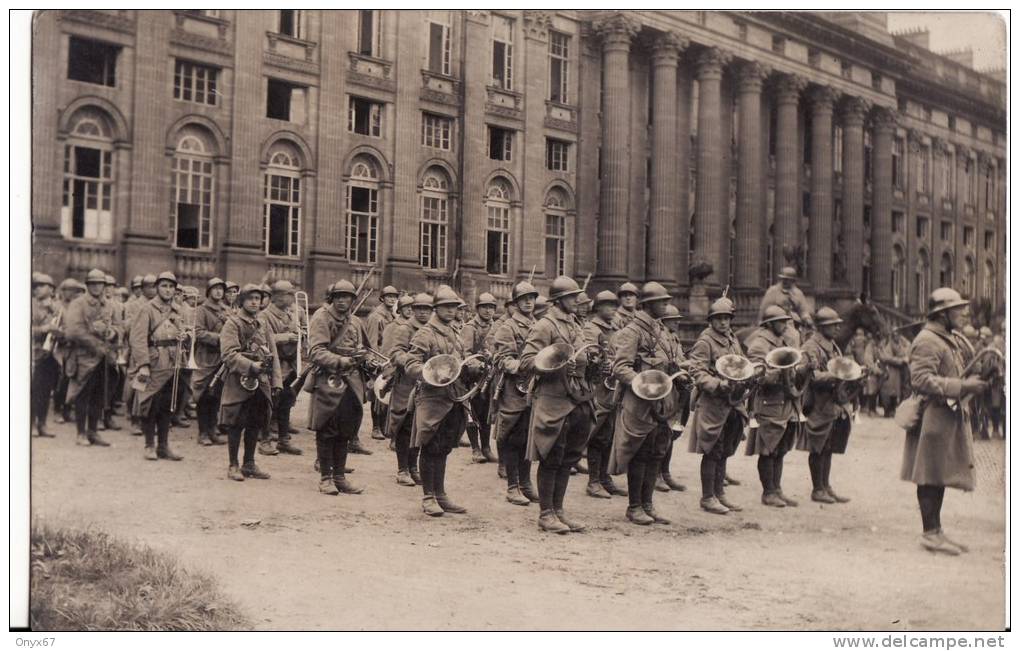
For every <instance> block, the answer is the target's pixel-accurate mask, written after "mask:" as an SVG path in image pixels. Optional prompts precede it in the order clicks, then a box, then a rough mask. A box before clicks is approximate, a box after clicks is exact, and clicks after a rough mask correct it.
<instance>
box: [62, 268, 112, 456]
mask: <svg viewBox="0 0 1020 651" xmlns="http://www.w3.org/2000/svg"><path fill="white" fill-rule="evenodd" d="M85 287H86V289H87V290H88V291H87V292H86V293H85V294H84V295H83V296H79V297H78V298H76V299H75V300H74V301H73V302H72V303H71V305H70V306H69V307H68V308H67V317H66V322H67V330H66V334H67V340H68V342H70V343H71V344H73V345H74V352H73V353H72V354H71V356H70V357H68V359H67V364H68V366H67V369H66V372H67V375H68V377H69V378H70V381H69V382H68V386H67V399H68V400H73V401H74V415H75V420H76V425H77V429H78V441H77V443H78V445H98V446H104V447H105V446H109V445H110V444H109V443H107V442H106V441H104V440H103V439H102V438H101V437H100V436H99V435H98V434H97V433H96V428H97V426H98V424H99V418H100V416H101V415H102V412H103V406H104V405H105V404H106V401H107V397H106V396H107V392H108V391H109V390H110V385H109V383H110V376H111V373H110V367H111V366H113V365H114V363H115V361H116V356H115V353H114V349H113V340H114V338H115V337H116V331H115V330H114V329H113V311H112V310H111V309H110V307H109V306H108V305H107V304H106V298H105V297H104V295H103V293H104V291H105V289H106V274H105V273H103V272H102V271H100V270H99V269H93V270H91V271H89V272H88V274H87V275H86V276H85Z"/></svg>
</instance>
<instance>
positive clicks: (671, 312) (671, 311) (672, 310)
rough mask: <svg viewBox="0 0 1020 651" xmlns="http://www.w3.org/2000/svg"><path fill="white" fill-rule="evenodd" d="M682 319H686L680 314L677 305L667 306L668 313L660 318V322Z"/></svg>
mask: <svg viewBox="0 0 1020 651" xmlns="http://www.w3.org/2000/svg"><path fill="white" fill-rule="evenodd" d="M682 318H684V315H683V314H680V309H679V308H678V307H677V306H676V305H667V306H666V313H665V314H664V315H662V316H661V317H659V321H672V320H674V319H682Z"/></svg>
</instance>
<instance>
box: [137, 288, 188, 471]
mask: <svg viewBox="0 0 1020 651" xmlns="http://www.w3.org/2000/svg"><path fill="white" fill-rule="evenodd" d="M176 288H177V277H176V276H174V274H173V273H172V272H169V271H164V272H163V273H161V274H159V276H157V277H156V297H155V298H153V299H152V300H150V301H149V302H147V303H146V304H145V305H144V306H142V308H141V310H139V312H138V314H137V315H136V316H135V320H134V322H133V323H132V324H131V334H130V337H129V340H130V342H131V369H130V375H131V376H132V377H133V378H134V380H133V383H134V384H135V403H134V409H133V411H134V413H135V415H136V416H137V417H138V418H139V420H140V421H141V423H142V433H143V434H144V435H145V458H146V459H149V460H151V461H155V460H156V459H169V460H171V461H180V460H181V457H180V456H179V455H177V454H175V453H174V452H173V451H171V450H170V444H169V432H170V421H171V417H172V416H173V413H172V411H171V406H172V405H173V403H174V401H175V400H180V399H181V396H182V395H183V391H181V388H182V386H183V382H184V380H183V378H182V377H181V376H180V371H181V369H183V368H184V367H185V366H186V365H187V361H188V351H189V347H190V344H191V339H190V333H189V332H188V331H187V327H188V325H189V324H187V323H186V322H185V320H184V317H183V315H182V314H181V313H180V308H179V307H178V306H177V304H176V303H174V301H173V296H174V290H175V289H176ZM175 377H176V382H175ZM175 384H176V387H175ZM175 388H176V389H177V396H176V397H175V396H174V393H173V391H174V389H175Z"/></svg>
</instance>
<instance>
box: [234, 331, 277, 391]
mask: <svg viewBox="0 0 1020 651" xmlns="http://www.w3.org/2000/svg"><path fill="white" fill-rule="evenodd" d="M241 357H244V358H245V359H250V360H251V361H253V362H258V363H259V364H261V365H262V371H261V372H260V373H258V374H257V375H242V376H241V378H240V381H241V386H242V387H243V388H244V389H245V390H246V391H249V392H252V393H254V392H255V391H256V390H258V388H259V384H260V381H259V376H260V375H262V373H266V372H267V369H266V368H265V366H266V364H268V363H270V362H272V360H273V354H272V353H271V352H270V350H269V348H267V347H266V346H263V345H259V344H256V343H255V341H254V340H252V341H250V342H248V350H247V352H242V353H241Z"/></svg>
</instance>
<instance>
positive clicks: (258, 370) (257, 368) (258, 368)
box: [251, 362, 265, 375]
mask: <svg viewBox="0 0 1020 651" xmlns="http://www.w3.org/2000/svg"><path fill="white" fill-rule="evenodd" d="M264 370H265V369H264V368H262V362H252V363H251V372H252V373H253V374H255V375H262V371H264Z"/></svg>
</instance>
